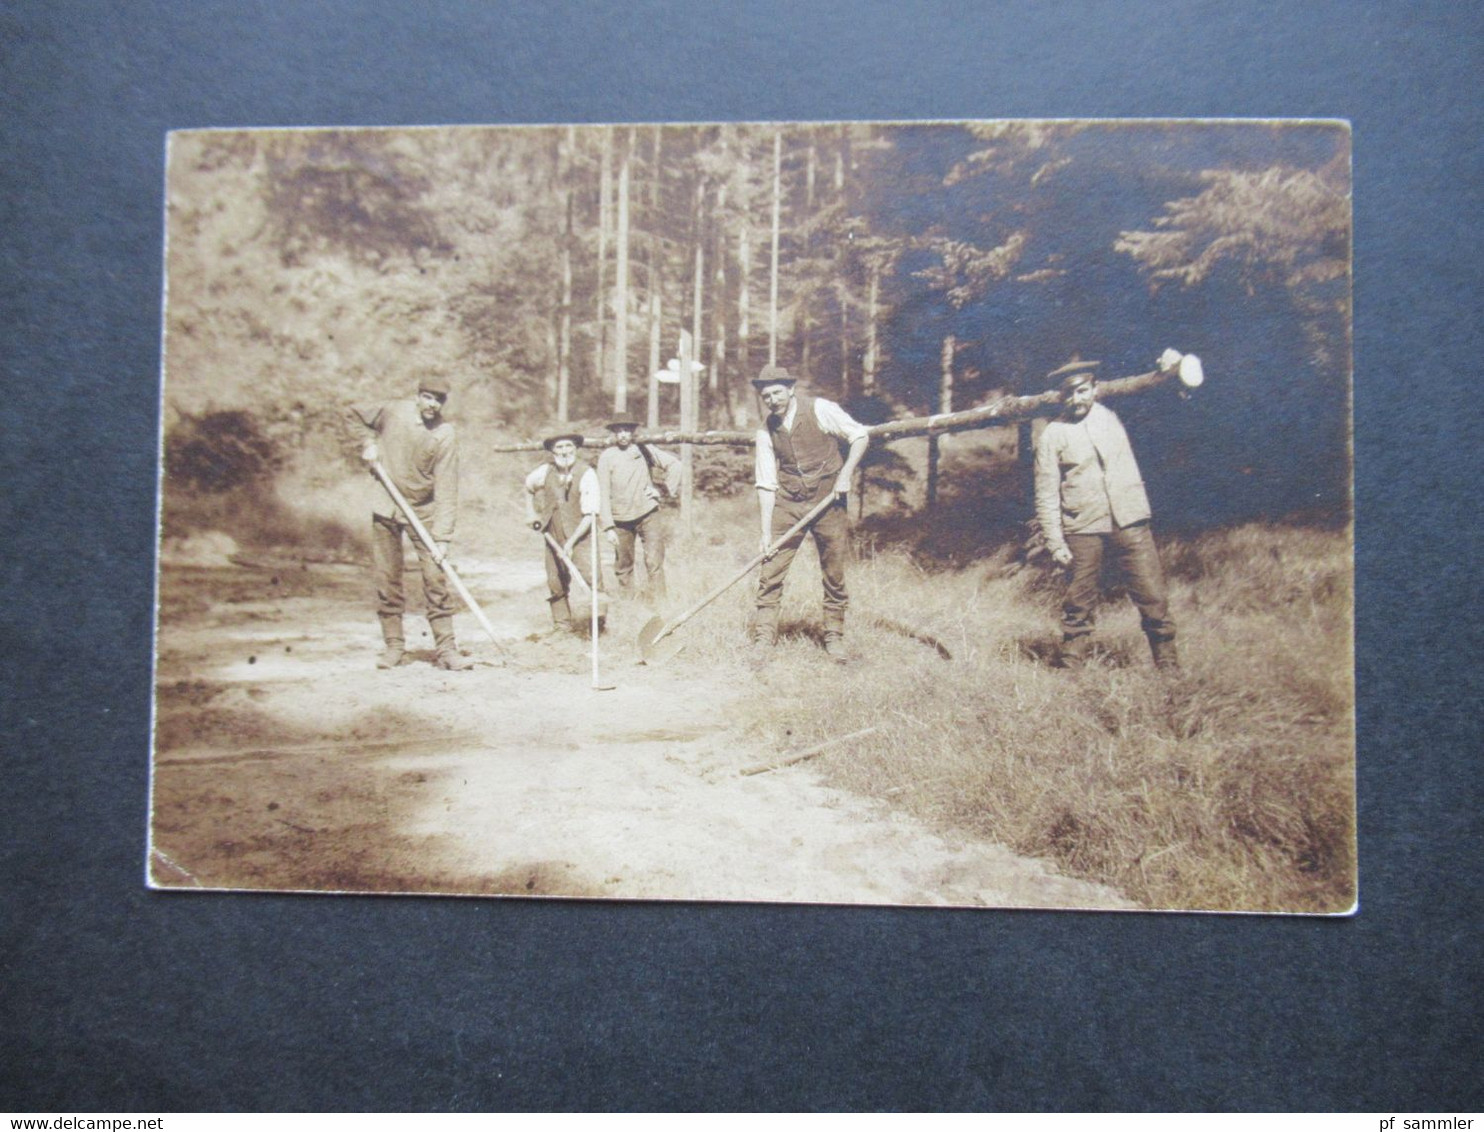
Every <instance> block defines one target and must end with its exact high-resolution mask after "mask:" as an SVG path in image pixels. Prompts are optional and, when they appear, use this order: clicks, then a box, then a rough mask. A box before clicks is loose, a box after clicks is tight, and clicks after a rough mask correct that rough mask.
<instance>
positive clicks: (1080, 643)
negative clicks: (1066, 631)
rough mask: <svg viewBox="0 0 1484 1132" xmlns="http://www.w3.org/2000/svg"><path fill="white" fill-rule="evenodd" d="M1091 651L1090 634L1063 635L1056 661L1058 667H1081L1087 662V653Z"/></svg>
mask: <svg viewBox="0 0 1484 1132" xmlns="http://www.w3.org/2000/svg"><path fill="white" fill-rule="evenodd" d="M1091 651H1092V636H1091V635H1090V634H1084V635H1083V636H1080V637H1063V638H1062V642H1061V652H1060V653H1059V654H1058V655H1057V658H1056V663H1057V666H1058V667H1060V668H1081V667H1083V666H1084V665H1085V664H1086V663H1087V654H1088V653H1090V652H1091Z"/></svg>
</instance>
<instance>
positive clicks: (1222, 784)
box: [146, 119, 1359, 915]
mask: <svg viewBox="0 0 1484 1132" xmlns="http://www.w3.org/2000/svg"><path fill="white" fill-rule="evenodd" d="M1350 145H1351V136H1350V129H1349V126H1348V124H1347V123H1345V122H1341V121H1330V120H1256V119H1234V120H1046V121H1037V120H1007V121H950V122H899V123H893V122H808V123H766V122H757V123H713V124H632V125H630V124H621V125H590V124H589V125H570V126H561V125H556V126H525V127H513V126H498V127H494V126H491V127H479V126H439V127H415V128H414V127H395V128H391V127H388V128H335V129H202V130H184V131H176V132H173V133H171V134H170V135H169V137H168V143H167V146H166V152H165V154H164V169H163V176H164V180H165V208H166V213H165V223H164V229H165V247H164V277H165V284H164V295H163V304H162V306H163V310H162V324H161V332H162V357H163V378H162V393H161V405H160V413H161V435H162V440H161V454H160V462H161V467H160V496H159V566H158V576H157V614H156V616H157V622H156V627H155V688H154V694H155V706H154V737H153V738H154V742H153V752H152V764H151V774H150V821H149V833H148V845H147V865H146V876H147V880H148V883H149V885H150V886H151V887H153V888H157V889H172V890H209V891H223V890H227V891H263V890H271V891H292V892H316V893H384V894H414V893H416V894H447V895H459V896H490V897H524V898H569V899H580V900H594V899H607V900H644V901H654V900H662V901H727V902H802V903H814V904H849V905H934V906H950V907H964V908H1044V909H1085V910H1124V911H1172V912H1251V913H1291V914H1311V915H1346V914H1349V913H1352V912H1353V911H1354V910H1355V909H1356V907H1357V903H1358V899H1359V890H1358V866H1357V854H1356V798H1355V778H1356V765H1355V752H1356V743H1355V690H1354V686H1355V667H1354V650H1353V636H1354V634H1353V619H1354V551H1353V502H1352V500H1353V491H1352V438H1351V437H1352V433H1351V408H1352V392H1351V390H1352V372H1351V364H1352V361H1351V358H1352V345H1351V243H1352V240H1351V232H1352V226H1351V149H1350Z"/></svg>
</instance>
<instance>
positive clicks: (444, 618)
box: [351, 375, 472, 672]
mask: <svg viewBox="0 0 1484 1132" xmlns="http://www.w3.org/2000/svg"><path fill="white" fill-rule="evenodd" d="M447 400H448V382H447V380H445V379H444V378H442V377H439V376H436V375H428V376H425V377H423V379H422V380H421V381H419V382H418V386H417V396H416V397H415V398H414V399H412V400H410V401H389V402H387V403H385V404H382V405H374V406H368V407H359V406H353V407H352V408H351V414H352V416H353V417H354V419H355V420H356V421H357V422H359V424H360V425H361V426H363V427H364V428H365V429H369V430H370V432H371V436H370V437H369V438H368V439H367V440H366V442H365V444H364V446H363V447H362V449H361V459H362V460H364V461H365V462H366V465H367V466H368V467H370V466H371V465H373V464H376V463H377V462H380V464H381V466H382V468H383V469H384V470H385V472H386V474H387V477H388V478H389V479H390V480H391V481H392V483H393V484H395V485H396V488H397V490H398V491H400V492H401V493H402V497H403V498H404V499H405V500H406V501H407V503H408V505H409V506H410V507H411V508H412V510H413V512H414V513H415V514H416V515H417V517H418V519H419V520H420V521H421V522H422V524H423V526H424V528H425V529H426V530H427V532H428V534H429V535H430V536H432V539H433V542H434V543H435V544H436V545H435V546H431V547H429V546H424V545H423V544H422V542H421V541H420V540H419V539H418V537H417V536H416V535H415V534H414V533H413V531H412V525H411V523H409V522H408V520H407V518H406V516H404V515H403V514H402V513H401V511H400V510H399V509H398V507H397V505H396V503H395V502H393V500H392V498H391V496H390V495H388V494H387V493H386V492H384V491H382V490H381V489H380V488H378V489H377V495H378V501H377V503H376V505H375V506H374V507H373V509H372V514H371V564H372V573H373V575H374V578H375V583H376V612H377V615H378V616H379V617H380V619H381V635H382V641H383V648H382V652H381V655H380V656H379V657H378V658H377V660H376V667H378V668H395V667H396V666H397V665H399V664H401V663H402V658H403V653H404V650H405V648H406V641H405V637H404V634H403V627H402V614H403V611H404V610H405V608H406V595H405V594H404V592H403V558H402V536H403V535H404V534H406V535H407V536H408V537H409V538H411V540H412V545H413V547H414V549H416V551H417V562H418V566H419V568H420V569H421V571H422V579H423V597H424V600H425V602H426V604H427V611H428V626H429V628H431V629H432V631H433V648H434V653H433V663H434V664H435V665H436V666H437V667H439V668H444V669H448V670H450V671H454V672H461V671H464V670H465V669H468V668H470V667H472V665H471V664H470V662H469V661H468V660H467V659H466V658H465V657H464V656H463V655H462V654H461V653H460V652H459V648H458V644H457V643H456V642H455V640H454V635H453V609H454V605H453V597H452V595H451V594H450V593H449V587H448V579H447V578H446V577H445V576H444V573H443V568H442V566H440V565H439V563H441V562H442V561H443V559H444V558H445V557H447V555H448V550H449V543H450V542H452V540H453V534H454V525H455V523H456V522H457V520H458V510H459V449H458V442H457V440H456V439H455V437H454V431H453V425H451V424H449V423H448V421H446V420H444V418H443V405H444V402H446V401H447Z"/></svg>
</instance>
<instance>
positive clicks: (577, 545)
mask: <svg viewBox="0 0 1484 1132" xmlns="http://www.w3.org/2000/svg"><path fill="white" fill-rule="evenodd" d="M541 444H542V447H544V448H545V449H546V451H547V452H548V453H550V455H549V456H548V458H547V459H546V460H545V461H544V462H542V463H540V464H538V465H536V467H535V468H534V469H533V470H532V471H531V474H530V475H528V476H526V480H525V491H526V495H525V498H526V522H527V523H529V524H530V526H531V529H532V530H534V531H537V532H540V533H542V534H548V535H550V536H551V537H552V538H553V539H554V540H555V541H556V542H557V544H558V545H559V546H561V548H562V552H563V553H564V554H566V556H567V558H568V559H570V560H571V561H572V563H573V565H575V566H576V567H577V569H578V570H579V571H580V572H581V574H582V577H583V580H584V581H585V582H587V584H588V586H589V587H590V588H599V589H601V588H602V581H601V579H594V578H593V577H592V576H591V575H592V566H591V564H590V562H591V555H592V550H591V546H590V544H589V543H588V541H587V540H588V538H589V537H590V536H591V534H592V530H593V524H594V522H595V521H596V520H597V517H598V503H599V499H598V495H599V493H598V473H597V472H595V471H594V470H593V467H592V465H591V464H589V463H588V462H587V461H586V460H581V459H579V458H578V456H577V450H578V449H579V448H580V447H582V434H581V433H575V432H564V433H559V434H558V435H556V436H549V437H547V438H546V439H545V440H543V441H542V442H541ZM541 542H542V545H543V547H544V549H545V555H546V588H547V592H548V595H549V596H548V597H547V599H546V600H547V602H548V603H549V604H550V605H551V624H552V628H553V629H554V630H563V629H571V628H573V625H572V605H571V602H570V601H569V599H568V593H569V591H570V588H571V584H572V578H571V575H570V573H569V572H568V570H567V567H566V564H565V563H563V562H562V560H561V559H560V558H559V557H557V554H556V552H555V551H554V550H552V548H551V546H550V544H548V543H547V542H546V540H545V539H544V538H543V539H542V540H541Z"/></svg>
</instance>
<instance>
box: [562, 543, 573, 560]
mask: <svg viewBox="0 0 1484 1132" xmlns="http://www.w3.org/2000/svg"><path fill="white" fill-rule="evenodd" d="M562 553H563V554H565V555H566V556H567V557H568V558H571V557H572V540H571V539H568V540H567V541H566V542H564V543H562Z"/></svg>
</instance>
